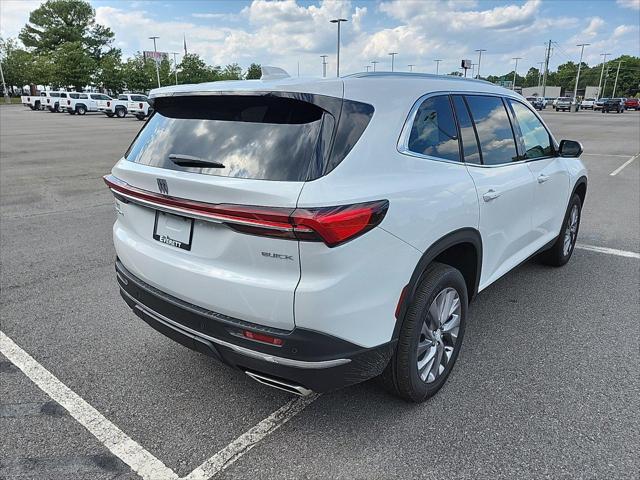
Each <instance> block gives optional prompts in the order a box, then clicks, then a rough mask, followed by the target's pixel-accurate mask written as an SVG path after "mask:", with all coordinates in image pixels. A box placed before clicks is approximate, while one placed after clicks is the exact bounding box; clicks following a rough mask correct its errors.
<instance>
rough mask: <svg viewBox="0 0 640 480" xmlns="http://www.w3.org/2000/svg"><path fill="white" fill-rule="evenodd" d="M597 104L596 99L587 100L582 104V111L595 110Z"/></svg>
mask: <svg viewBox="0 0 640 480" xmlns="http://www.w3.org/2000/svg"><path fill="white" fill-rule="evenodd" d="M595 103H596V99H595V98H585V99H583V100H582V102H580V110H593V107H594V105H595Z"/></svg>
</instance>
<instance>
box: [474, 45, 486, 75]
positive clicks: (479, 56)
mask: <svg viewBox="0 0 640 480" xmlns="http://www.w3.org/2000/svg"><path fill="white" fill-rule="evenodd" d="M475 51H476V52H478V78H480V62H481V61H482V52H486V51H487V49H486V48H478V49H476V50H475Z"/></svg>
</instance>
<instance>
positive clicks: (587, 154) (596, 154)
mask: <svg viewBox="0 0 640 480" xmlns="http://www.w3.org/2000/svg"><path fill="white" fill-rule="evenodd" d="M582 155H586V156H588V157H621V158H627V157H628V156H629V155H618V154H617V153H583V154H582Z"/></svg>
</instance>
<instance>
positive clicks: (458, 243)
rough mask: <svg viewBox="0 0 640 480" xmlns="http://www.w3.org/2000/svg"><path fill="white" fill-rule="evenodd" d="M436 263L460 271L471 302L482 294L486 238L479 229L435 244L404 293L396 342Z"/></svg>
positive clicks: (456, 233)
mask: <svg viewBox="0 0 640 480" xmlns="http://www.w3.org/2000/svg"><path fill="white" fill-rule="evenodd" d="M433 262H440V263H444V264H446V265H450V266H452V267H453V268H456V269H458V270H459V271H460V273H462V276H463V277H464V279H465V283H466V284H467V294H468V297H469V301H471V300H472V299H473V298H474V297H475V296H476V294H477V293H478V285H479V284H480V273H481V271H482V237H481V236H480V232H479V231H478V230H476V229H475V228H462V229H459V230H455V231H453V232H451V233H448V234H447V235H445V236H444V237H442V238H440V239H439V240H437V241H436V242H434V243H433V244H432V245H431V246H430V247H429V248H428V249H427V250H426V251H425V252H424V253H423V254H422V257H421V258H420V260H419V261H418V264H417V265H416V267H415V269H414V271H413V274H412V275H411V280H410V281H409V283H408V284H407V285H406V286H405V288H404V289H403V291H402V295H401V298H400V300H399V302H398V309H397V311H396V326H395V328H394V332H393V338H394V339H396V338H398V334H399V333H400V328H401V326H402V323H403V321H404V317H405V314H406V312H407V307H408V306H409V305H410V304H411V302H412V300H413V297H414V295H415V292H416V289H417V287H418V285H419V284H420V282H421V281H422V279H423V278H424V274H425V272H426V270H427V267H428V266H429V265H430V264H431V263H433Z"/></svg>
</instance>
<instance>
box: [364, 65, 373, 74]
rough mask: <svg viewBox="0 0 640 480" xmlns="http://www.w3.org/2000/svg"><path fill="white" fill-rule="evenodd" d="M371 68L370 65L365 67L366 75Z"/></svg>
mask: <svg viewBox="0 0 640 480" xmlns="http://www.w3.org/2000/svg"><path fill="white" fill-rule="evenodd" d="M370 68H371V65H365V66H364V69H365V70H366V71H367V73H369V69H370Z"/></svg>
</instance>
